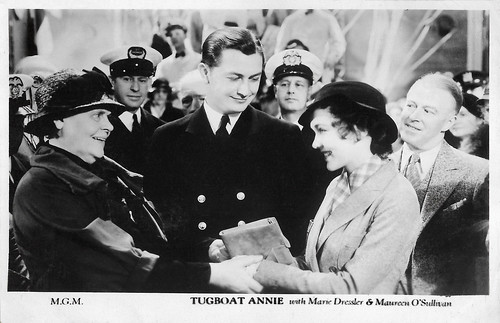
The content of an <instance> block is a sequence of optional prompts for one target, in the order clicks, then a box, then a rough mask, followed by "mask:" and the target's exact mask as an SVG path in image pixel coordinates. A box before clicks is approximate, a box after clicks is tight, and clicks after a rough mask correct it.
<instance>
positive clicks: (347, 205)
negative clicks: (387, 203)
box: [318, 162, 397, 250]
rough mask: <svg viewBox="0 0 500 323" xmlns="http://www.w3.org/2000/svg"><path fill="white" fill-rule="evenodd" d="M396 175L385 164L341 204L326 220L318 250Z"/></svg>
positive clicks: (378, 194) (367, 204)
mask: <svg viewBox="0 0 500 323" xmlns="http://www.w3.org/2000/svg"><path fill="white" fill-rule="evenodd" d="M396 174H397V172H396V171H395V170H394V164H393V163H392V162H389V163H387V164H385V165H384V166H382V168H380V169H379V170H378V171H377V172H376V173H375V174H374V175H373V176H371V177H370V178H369V179H368V180H367V181H366V182H365V183H364V184H363V185H361V187H359V188H358V189H357V190H356V191H354V193H352V194H351V195H350V196H349V197H348V198H347V199H346V200H345V201H344V202H343V203H341V204H340V205H339V206H338V207H337V208H336V209H335V210H334V211H333V213H332V214H331V215H330V217H329V218H328V219H327V221H326V222H325V225H324V226H323V230H321V233H320V235H319V239H318V250H319V249H320V248H321V247H322V246H323V244H324V243H325V241H326V240H327V239H328V237H329V236H330V235H331V234H332V233H333V232H335V230H337V229H338V228H340V227H341V226H343V225H344V224H346V223H347V222H349V221H350V220H352V219H353V218H355V217H357V216H358V215H359V214H361V213H362V212H363V211H365V210H366V209H367V208H368V207H369V206H370V205H371V204H372V203H373V201H375V199H376V198H377V197H379V196H380V192H381V191H382V190H383V189H384V188H385V187H386V186H387V184H388V183H389V182H390V181H392V179H393V178H394V176H396Z"/></svg>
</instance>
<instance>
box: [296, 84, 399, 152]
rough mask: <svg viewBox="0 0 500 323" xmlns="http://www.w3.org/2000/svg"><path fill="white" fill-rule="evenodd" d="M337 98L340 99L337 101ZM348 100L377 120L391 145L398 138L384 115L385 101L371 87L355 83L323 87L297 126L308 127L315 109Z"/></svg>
mask: <svg viewBox="0 0 500 323" xmlns="http://www.w3.org/2000/svg"><path fill="white" fill-rule="evenodd" d="M339 98H341V99H340V100H339ZM345 100H349V101H351V102H352V103H354V105H352V106H353V107H357V108H359V109H360V111H363V112H365V113H369V114H370V115H371V116H372V117H373V118H377V119H378V120H379V122H380V123H381V124H383V125H384V126H385V127H386V129H387V136H388V138H387V139H388V140H389V141H390V142H391V143H392V142H394V141H395V140H396V139H397V138H398V128H397V126H396V123H395V122H394V120H392V118H391V117H390V116H389V115H388V114H387V113H386V111H385V105H386V99H385V97H384V95H383V94H382V93H380V92H379V91H378V90H377V89H375V88H374V87H373V86H371V85H369V84H366V83H363V82H357V81H342V82H332V83H328V84H326V85H325V86H323V87H322V88H321V89H320V90H319V91H318V92H317V94H316V97H315V99H314V102H313V103H312V104H310V105H309V106H308V107H307V110H306V111H305V112H304V113H303V114H302V115H301V116H300V118H299V124H301V125H302V126H304V127H309V124H310V123H311V119H312V116H313V113H314V111H315V110H316V109H318V108H320V107H324V106H325V105H327V104H329V103H335V101H342V102H345Z"/></svg>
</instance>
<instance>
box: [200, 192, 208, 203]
mask: <svg viewBox="0 0 500 323" xmlns="http://www.w3.org/2000/svg"><path fill="white" fill-rule="evenodd" d="M206 200H207V198H206V197H205V195H203V194H201V195H198V202H199V203H205V201H206Z"/></svg>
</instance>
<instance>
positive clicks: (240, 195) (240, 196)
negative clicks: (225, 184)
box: [236, 192, 245, 201]
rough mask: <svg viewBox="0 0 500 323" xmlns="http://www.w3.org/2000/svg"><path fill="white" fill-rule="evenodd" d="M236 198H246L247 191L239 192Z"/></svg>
mask: <svg viewBox="0 0 500 323" xmlns="http://www.w3.org/2000/svg"><path fill="white" fill-rule="evenodd" d="M236 198H237V199H238V200H240V201H243V200H244V199H245V193H243V192H238V194H236Z"/></svg>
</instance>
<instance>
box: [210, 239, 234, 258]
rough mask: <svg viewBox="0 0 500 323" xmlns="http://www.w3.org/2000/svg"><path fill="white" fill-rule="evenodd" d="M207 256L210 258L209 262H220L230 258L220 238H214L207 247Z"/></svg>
mask: <svg viewBox="0 0 500 323" xmlns="http://www.w3.org/2000/svg"><path fill="white" fill-rule="evenodd" d="M208 258H209V259H210V262H222V261H224V260H228V259H230V258H231V257H230V256H229V252H228V251H227V249H226V246H225V245H224V242H222V240H221V239H216V240H214V242H212V244H211V245H210V247H208Z"/></svg>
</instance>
